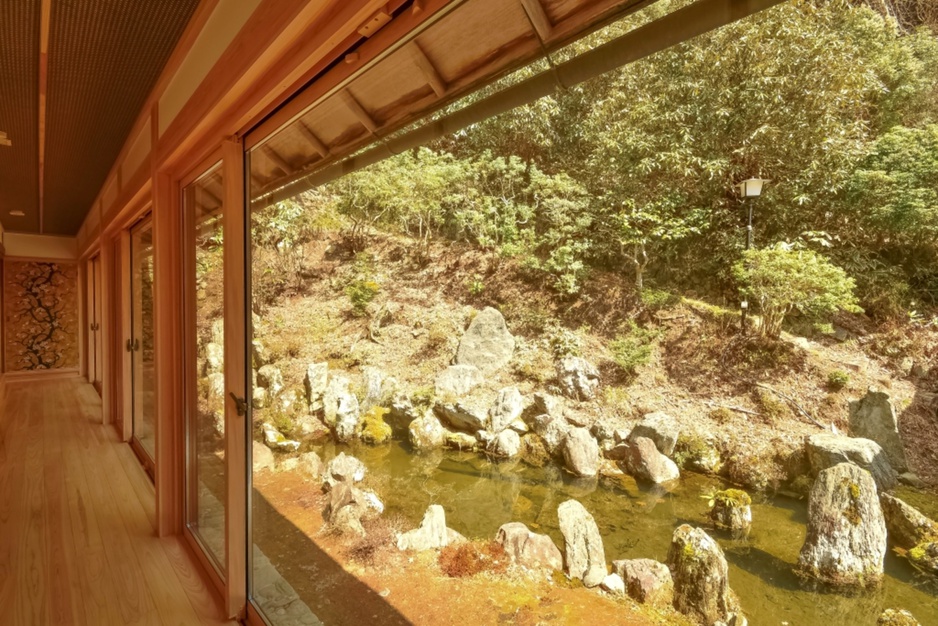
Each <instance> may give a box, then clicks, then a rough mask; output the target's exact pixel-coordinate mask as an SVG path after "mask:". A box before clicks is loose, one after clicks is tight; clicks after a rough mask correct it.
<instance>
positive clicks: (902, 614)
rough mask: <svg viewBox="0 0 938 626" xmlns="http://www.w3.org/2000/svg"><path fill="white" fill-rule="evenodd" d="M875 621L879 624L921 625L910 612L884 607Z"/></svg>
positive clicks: (891, 625) (884, 625) (892, 625)
mask: <svg viewBox="0 0 938 626" xmlns="http://www.w3.org/2000/svg"><path fill="white" fill-rule="evenodd" d="M876 623H877V624H878V625H879V626H922V625H921V624H919V622H918V620H917V619H915V616H913V615H912V614H911V613H909V612H908V611H904V610H899V609H886V610H885V611H883V614H882V615H880V616H879V619H878V620H876Z"/></svg>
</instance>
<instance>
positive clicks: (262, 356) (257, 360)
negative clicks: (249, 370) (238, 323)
mask: <svg viewBox="0 0 938 626" xmlns="http://www.w3.org/2000/svg"><path fill="white" fill-rule="evenodd" d="M251 360H252V362H253V365H254V369H260V368H262V367H264V366H265V365H267V364H268V363H270V351H269V350H267V346H265V345H264V344H263V342H261V340H260V339H254V340H252V341H251Z"/></svg>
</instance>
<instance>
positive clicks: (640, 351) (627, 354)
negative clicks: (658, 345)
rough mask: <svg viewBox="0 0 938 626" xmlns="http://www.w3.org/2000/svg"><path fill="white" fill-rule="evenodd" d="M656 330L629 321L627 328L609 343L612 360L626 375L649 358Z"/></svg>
mask: <svg viewBox="0 0 938 626" xmlns="http://www.w3.org/2000/svg"><path fill="white" fill-rule="evenodd" d="M657 338H658V332H657V331H655V330H650V329H646V328H642V327H641V326H639V325H638V324H636V323H635V322H634V321H631V320H630V321H629V330H628V332H627V333H626V334H623V335H619V336H618V337H616V339H615V340H614V341H613V342H612V343H610V344H609V350H610V352H612V360H613V361H615V363H616V365H618V366H619V369H621V370H622V372H623V373H625V374H626V375H629V376H631V375H633V374H635V370H636V369H637V368H639V367H641V366H642V365H645V364H646V363H648V361H649V360H650V359H651V354H652V350H653V349H654V343H655V340H656V339H657Z"/></svg>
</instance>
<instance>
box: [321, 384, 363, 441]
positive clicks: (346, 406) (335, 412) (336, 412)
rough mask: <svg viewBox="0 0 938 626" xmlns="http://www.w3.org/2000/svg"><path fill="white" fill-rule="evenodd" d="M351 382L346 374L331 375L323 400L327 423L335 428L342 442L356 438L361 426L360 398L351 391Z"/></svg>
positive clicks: (337, 436)
mask: <svg viewBox="0 0 938 626" xmlns="http://www.w3.org/2000/svg"><path fill="white" fill-rule="evenodd" d="M350 384H351V383H350V381H349V379H348V378H346V377H345V376H330V377H329V383H328V385H326V391H325V393H324V394H323V400H322V403H323V414H324V416H325V417H324V420H325V422H326V425H327V426H330V427H332V428H333V429H334V430H335V434H336V438H337V439H338V440H339V441H341V442H346V441H350V440H351V439H353V438H355V436H356V435H358V432H359V428H360V426H361V411H360V410H359V406H358V398H356V397H355V394H353V393H351V392H350V391H349V385H350Z"/></svg>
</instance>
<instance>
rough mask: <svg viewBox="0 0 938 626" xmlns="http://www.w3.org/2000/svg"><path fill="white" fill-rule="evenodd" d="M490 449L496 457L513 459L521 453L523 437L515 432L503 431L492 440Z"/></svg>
mask: <svg viewBox="0 0 938 626" xmlns="http://www.w3.org/2000/svg"><path fill="white" fill-rule="evenodd" d="M488 448H489V451H490V452H491V453H492V454H493V455H495V456H499V457H503V458H506V459H513V458H515V457H516V456H518V453H519V452H521V435H519V434H518V433H517V432H515V431H513V430H503V431H502V432H500V433H498V435H496V436H495V438H494V439H492V441H491V443H490V444H489V446H488Z"/></svg>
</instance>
